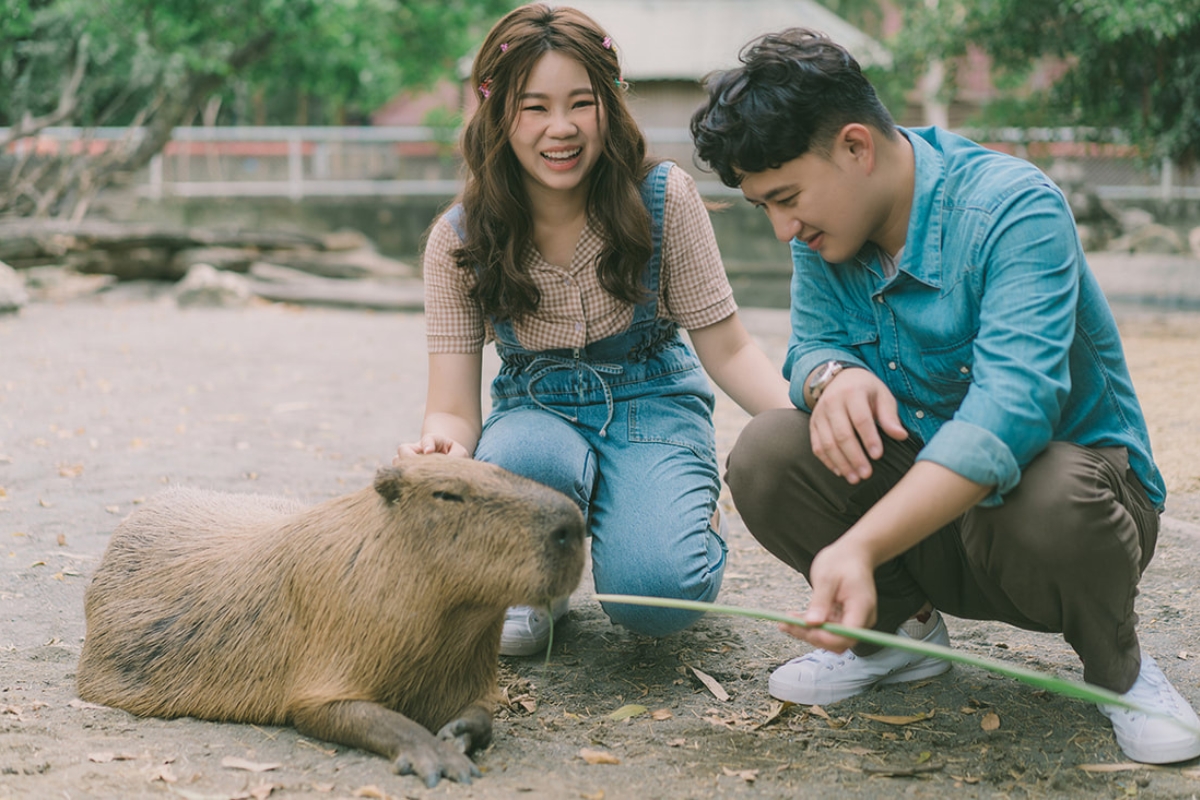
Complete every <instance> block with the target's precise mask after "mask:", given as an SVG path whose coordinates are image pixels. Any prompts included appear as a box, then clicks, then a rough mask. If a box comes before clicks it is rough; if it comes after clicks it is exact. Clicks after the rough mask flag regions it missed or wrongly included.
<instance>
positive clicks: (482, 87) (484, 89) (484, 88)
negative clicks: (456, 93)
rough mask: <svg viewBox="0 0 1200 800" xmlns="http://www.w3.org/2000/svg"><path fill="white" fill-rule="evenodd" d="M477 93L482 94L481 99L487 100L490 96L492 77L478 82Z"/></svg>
mask: <svg viewBox="0 0 1200 800" xmlns="http://www.w3.org/2000/svg"><path fill="white" fill-rule="evenodd" d="M479 93H480V94H481V95H483V99H484V100H487V99H488V98H489V97H491V96H492V79H491V78H488V79H487V80H485V81H484V82H483V83H481V84H479Z"/></svg>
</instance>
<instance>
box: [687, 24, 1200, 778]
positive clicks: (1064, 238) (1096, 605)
mask: <svg viewBox="0 0 1200 800" xmlns="http://www.w3.org/2000/svg"><path fill="white" fill-rule="evenodd" d="M741 59H742V65H741V66H740V67H738V68H736V69H733V70H731V71H729V72H725V73H722V74H719V75H717V76H714V77H713V78H712V79H710V81H709V83H708V95H709V99H708V101H707V103H706V105H704V106H703V107H702V108H701V109H699V110H698V111H697V112H696V114H695V116H694V117H693V120H692V133H693V135H694V137H695V140H696V145H697V148H698V152H699V155H700V158H701V159H702V160H704V161H705V162H707V163H708V164H709V165H710V166H711V167H712V168H713V169H714V170H715V171H716V172H717V173H718V174H719V175H720V177H721V180H722V181H723V182H725V183H726V184H727V185H729V186H740V187H741V190H742V193H743V194H744V195H745V197H746V199H747V200H749V201H750V202H751V203H753V204H754V205H755V206H757V207H759V208H762V209H763V210H764V211H765V212H766V214H767V216H768V217H769V218H770V220H771V223H772V225H773V226H774V229H775V233H776V235H777V236H778V238H779V239H781V240H783V241H790V242H791V248H792V259H793V266H794V276H793V280H792V299H791V319H792V336H791V341H790V344H789V350H788V356H787V360H786V363H785V368H784V369H785V377H788V378H789V379H790V382H791V399H792V401H793V402H794V403H795V405H796V407H797V408H796V409H792V410H786V411H783V410H777V411H770V412H767V413H765V414H762V415H760V416H759V417H756V418H755V419H754V420H752V421H751V422H750V424H749V425H748V426H747V427H746V429H745V430H744V431H743V432H742V435H741V437H740V439H739V440H738V442H737V444H736V446H735V447H734V449H733V451H732V452H731V454H730V457H729V461H728V473H727V480H728V482H729V485H730V488H731V490H732V493H733V498H734V502H735V503H736V504H737V506H738V509H739V510H740V512H741V514H742V517H743V519H744V520H745V522H746V524H747V526H748V527H749V529H750V531H751V532H752V533H753V534H754V536H755V537H756V538H757V539H758V540H759V541H760V542H762V543H763V545H764V546H765V547H766V548H767V549H768V550H770V551H771V552H772V553H774V554H775V555H776V556H778V557H779V558H780V559H782V560H783V561H785V562H786V563H788V564H789V565H791V566H792V567H794V568H795V569H797V570H799V571H800V572H802V573H803V574H804V576H805V577H806V578H807V579H808V581H809V583H810V584H811V586H812V590H813V593H812V599H811V601H810V604H809V607H808V609H807V610H806V611H805V613H804V618H805V619H806V621H807V622H809V623H812V624H820V623H825V622H834V621H836V622H839V623H842V624H845V625H851V626H863V627H874V628H876V629H878V630H882V631H889V632H890V631H896V630H897V629H899V631H900V633H901V634H902V635H908V636H912V637H914V638H918V639H924V640H927V641H932V642H937V643H940V644H947V643H948V642H949V638H948V636H947V632H946V627H945V624H944V622H943V621H942V619H941V617H940V615H939V614H938V612H937V611H936V610H934V609H935V608H936V609H942V610H944V611H946V612H947V613H949V614H953V615H955V616H958V617H963V618H968V619H986V620H998V621H1002V622H1006V623H1009V624H1012V625H1016V626H1018V627H1021V628H1024V629H1027V630H1034V631H1051V632H1058V633H1061V634H1062V635H1063V637H1064V638H1065V639H1066V641H1067V642H1068V643H1069V644H1070V645H1071V647H1072V648H1074V650H1075V652H1076V653H1078V655H1079V657H1080V659H1081V660H1082V661H1083V669H1084V678H1085V680H1087V681H1088V682H1090V683H1093V684H1097V685H1099V686H1102V687H1105V688H1107V689H1110V690H1112V691H1115V692H1117V693H1121V694H1124V695H1125V697H1126V698H1128V699H1129V700H1131V701H1134V702H1136V703H1138V704H1140V705H1142V706H1145V707H1149V708H1154V709H1158V710H1160V711H1163V712H1166V713H1167V714H1169V715H1173V716H1174V717H1176V718H1178V719H1180V720H1183V721H1185V722H1188V723H1191V724H1192V725H1193V726H1195V725H1198V724H1200V721H1198V720H1197V717H1196V714H1195V712H1194V711H1193V710H1192V708H1191V707H1190V706H1189V705H1188V703H1187V701H1186V700H1185V699H1184V698H1183V697H1181V696H1180V694H1179V693H1178V692H1177V691H1176V690H1175V689H1174V688H1173V687H1172V686H1171V684H1170V683H1169V682H1168V681H1167V679H1166V677H1164V675H1163V673H1162V672H1161V671H1160V670H1159V668H1158V666H1157V665H1156V664H1155V662H1154V659H1153V658H1151V657H1150V656H1149V655H1147V654H1145V653H1143V652H1142V650H1141V648H1140V646H1139V644H1138V637H1137V631H1136V621H1137V618H1136V615H1135V614H1134V597H1135V596H1136V594H1137V585H1138V581H1139V579H1140V577H1141V575H1142V572H1143V570H1145V568H1146V565H1147V564H1148V563H1149V561H1150V558H1151V556H1152V554H1153V552H1154V546H1155V540H1156V537H1157V533H1158V526H1159V513H1160V512H1161V510H1162V507H1163V500H1164V495H1165V488H1164V485H1163V481H1162V477H1161V475H1160V474H1159V471H1158V469H1157V468H1156V467H1155V465H1154V461H1153V460H1152V457H1151V454H1150V444H1149V437H1148V434H1147V431H1146V424H1145V421H1144V419H1143V415H1142V410H1141V408H1140V407H1139V405H1138V400H1137V397H1136V396H1135V394H1134V390H1133V385H1132V382H1131V380H1130V377H1129V372H1128V370H1127V368H1126V364H1125V359H1124V355H1123V352H1122V349H1121V342H1120V340H1119V337H1118V333H1117V328H1116V325H1115V323H1114V321H1113V317H1112V314H1111V312H1110V310H1109V307H1108V305H1107V303H1106V301H1105V299H1104V296H1103V295H1102V294H1101V291H1100V288H1099V286H1098V285H1097V283H1096V280H1095V278H1094V277H1093V275H1092V273H1091V272H1090V270H1089V269H1088V265H1087V263H1086V261H1085V260H1084V254H1083V251H1082V248H1081V246H1080V243H1079V237H1078V235H1077V233H1076V230H1075V226H1074V222H1073V220H1072V217H1071V212H1070V209H1069V208H1068V206H1067V203H1066V201H1065V199H1064V198H1063V195H1062V193H1061V192H1060V191H1059V190H1058V189H1057V188H1056V187H1055V186H1054V184H1053V183H1051V182H1050V180H1049V179H1048V178H1046V177H1045V175H1043V174H1042V173H1041V172H1040V171H1039V170H1038V169H1036V168H1035V167H1033V166H1032V165H1030V164H1028V163H1025V162H1023V161H1021V160H1019V159H1016V158H1012V157H1009V156H1006V155H1002V154H999V153H995V152H992V151H989V150H987V149H985V148H983V147H980V146H978V145H976V144H973V143H972V142H969V141H967V140H965V139H962V138H960V137H958V136H955V135H952V134H950V133H948V132H946V131H942V130H938V129H936V128H922V129H912V130H906V129H903V128H899V127H897V126H896V125H895V124H894V123H893V121H892V119H891V118H890V116H889V115H888V113H887V111H886V109H884V107H883V106H882V104H881V103H880V102H879V100H878V99H877V97H876V95H875V92H874V90H873V88H872V87H871V85H870V84H869V83H868V82H867V80H866V79H865V78H864V77H863V75H862V73H861V72H860V71H859V67H858V64H857V63H856V62H855V61H854V59H853V58H852V57H851V56H850V55H849V54H848V53H847V52H846V51H845V50H844V49H843V48H841V47H839V46H838V45H836V44H834V43H833V42H831V41H829V40H828V39H827V38H825V37H824V36H822V35H820V34H815V33H813V32H810V31H805V30H789V31H785V32H783V33H780V34H778V35H769V36H766V37H763V38H761V39H759V40H757V41H755V42H753V43H751V44H750V45H749V46H748V47H747V48H746V49H745V50H743V52H742V56H741ZM789 632H790V633H792V634H793V635H795V636H796V637H798V638H801V639H805V640H807V641H808V642H809V643H811V644H813V645H815V646H817V647H818V648H820V649H817V650H815V651H813V652H810V653H808V654H806V655H804V656H802V657H800V658H798V659H795V660H793V661H791V662H789V663H787V664H785V665H783V666H782V667H780V668H779V669H777V670H776V671H775V672H774V674H773V675H772V676H771V679H770V691H771V693H772V694H773V695H775V696H776V697H777V698H780V699H783V700H791V701H794V702H798V703H828V702H833V701H835V700H838V699H841V698H844V697H849V696H851V695H855V694H858V693H859V692H863V691H866V690H867V689H869V688H870V687H871V686H873V685H875V684H877V683H895V682H901V681H910V680H916V679H918V678H924V677H928V676H931V675H935V674H937V673H940V672H942V671H944V670H945V669H947V668H948V665H947V664H945V663H944V662H940V661H937V660H934V659H930V658H922V657H920V656H915V655H910V654H907V653H902V652H899V651H895V650H878V649H876V648H872V647H869V646H866V645H856V646H854V647H853V649H852V650H850V651H849V652H846V651H847V648H849V647H851V645H852V644H853V643H852V642H851V641H850V640H847V639H845V638H841V637H837V636H833V635H832V634H830V633H828V632H825V631H821V630H809V629H801V628H795V629H792V630H790V631H789ZM1100 710H1101V711H1102V712H1103V713H1104V714H1105V715H1106V716H1107V717H1109V719H1110V720H1111V721H1112V724H1113V730H1114V733H1115V734H1116V739H1117V742H1118V744H1119V745H1120V747H1121V748H1122V749H1123V750H1124V751H1125V753H1126V754H1127V755H1128V756H1129V757H1130V758H1132V759H1135V760H1137V761H1142V762H1150V763H1166V762H1172V761H1180V760H1184V759H1190V758H1194V757H1196V756H1198V755H1200V737H1198V736H1197V735H1195V734H1193V733H1189V732H1188V731H1187V730H1186V729H1185V728H1182V727H1180V726H1177V725H1174V724H1172V722H1171V721H1170V720H1169V719H1162V718H1159V717H1157V716H1148V715H1145V714H1140V713H1135V712H1131V711H1128V710H1125V709H1124V708H1117V707H1101V709H1100Z"/></svg>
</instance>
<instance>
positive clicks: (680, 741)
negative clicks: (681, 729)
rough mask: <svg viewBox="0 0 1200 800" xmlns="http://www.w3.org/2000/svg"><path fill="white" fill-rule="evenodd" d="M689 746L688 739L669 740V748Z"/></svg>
mask: <svg viewBox="0 0 1200 800" xmlns="http://www.w3.org/2000/svg"><path fill="white" fill-rule="evenodd" d="M685 744H687V739H668V740H667V747H683V746H684V745H685Z"/></svg>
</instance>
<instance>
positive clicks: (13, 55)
mask: <svg viewBox="0 0 1200 800" xmlns="http://www.w3.org/2000/svg"><path fill="white" fill-rule="evenodd" d="M513 4H514V3H513V0H0V21H2V22H3V24H2V25H0V125H11V124H14V123H15V122H16V121H18V120H20V119H21V118H22V116H23V115H24V114H25V113H29V114H30V115H32V116H33V117H40V116H42V115H45V114H47V113H49V112H50V111H51V110H53V109H55V108H56V107H57V105H58V104H59V101H60V97H61V95H62V91H63V89H64V87H65V86H66V85H67V84H66V81H67V76H69V75H70V74H71V71H72V69H73V67H74V66H75V64H76V63H77V60H78V59H79V57H80V56H81V54H82V56H83V58H84V59H85V61H86V78H85V80H84V83H83V85H82V86H81V87H80V90H79V92H78V97H77V101H78V109H77V111H76V113H75V114H74V115H73V116H72V119H71V120H70V121H71V122H72V123H75V124H82V125H92V124H128V123H130V122H133V121H134V120H135V119H136V118H137V117H138V115H139V114H143V115H145V113H146V112H147V110H148V109H149V108H151V107H152V106H153V105H154V103H155V102H156V98H160V97H163V96H167V95H176V94H178V93H180V92H184V93H187V92H188V91H189V90H190V89H191V88H192V87H193V86H195V85H196V83H197V82H203V83H204V84H206V86H207V87H210V88H209V91H208V92H207V95H208V96H212V95H214V94H215V95H218V96H223V97H224V99H225V100H227V101H233V100H236V98H237V97H239V96H241V97H248V96H253V95H259V96H264V97H267V98H277V97H279V96H281V95H287V96H289V97H296V96H297V95H299V94H308V95H313V96H316V97H319V98H320V99H321V100H322V101H323V107H325V108H328V109H335V108H349V109H351V110H352V111H354V112H357V113H359V114H366V113H369V112H370V111H372V110H374V109H375V108H377V107H378V106H379V105H381V104H382V103H384V102H385V101H387V100H388V99H389V98H390V97H392V96H394V95H395V94H396V92H398V91H399V90H400V89H402V88H411V87H414V86H421V85H427V84H429V83H430V82H431V81H433V80H434V79H436V78H438V77H439V76H443V75H450V74H453V71H454V68H455V63H456V61H457V59H458V58H460V57H461V56H462V55H464V54H465V53H466V52H467V50H468V49H469V47H470V44H471V42H472V41H474V40H475V39H478V38H479V37H480V36H481V35H482V32H483V31H484V30H485V29H486V26H487V25H488V24H490V23H491V22H492V21H493V20H494V19H495V18H496V17H497V16H498V15H499V14H501V13H503V12H504V11H506V10H507V9H508V8H509V7H511V6H512V5H513ZM208 96H206V97H204V98H200V99H201V100H207V99H208ZM227 105H228V107H233V106H235V105H236V103H232V102H231V103H228V104H227ZM240 121H243V122H245V121H246V120H240ZM272 121H277V122H278V121H291V120H290V119H284V120H272Z"/></svg>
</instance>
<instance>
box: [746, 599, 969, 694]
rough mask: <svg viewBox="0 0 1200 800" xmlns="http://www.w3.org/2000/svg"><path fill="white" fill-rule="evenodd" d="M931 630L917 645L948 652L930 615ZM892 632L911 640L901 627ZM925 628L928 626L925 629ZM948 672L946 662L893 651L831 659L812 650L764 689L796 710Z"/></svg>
mask: <svg viewBox="0 0 1200 800" xmlns="http://www.w3.org/2000/svg"><path fill="white" fill-rule="evenodd" d="M933 615H934V616H935V617H936V619H934V620H931V622H933V623H934V624H933V628H932V629H931V630H930V631H929V632H928V633H927V634H925V636H923V637H921V640H920V641H923V642H929V643H931V644H940V645H942V646H943V647H949V646H950V634H949V632H947V630H946V623H945V622H944V621H943V620H942V615H941V614H938V612H937V611H934V612H933ZM910 624H911V623H905V626H904V627H902V628H900V630H898V631H896V633H898V634H899V635H900V636H906V637H909V638H912V637H911V635H910V634H909V632H908V631H907V630H905V628H906V627H909V626H910ZM926 624H928V623H926ZM948 669H950V662H949V661H943V660H942V659H940V658H933V657H932V656H921V655H917V654H916V653H909V652H907V651H904V650H896V649H894V648H890V647H888V648H884V649H883V650H880V651H879V652H877V653H872V654H871V655H869V656H858V655H855V654H854V651H853V650H847V651H846V652H844V653H833V652H830V651H829V650H813V651H812V652H811V653H806V654H804V655H802V656H800V657H799V658H793V659H792V660H791V661H789V662H787V663H786V664H784V665H783V666H782V667H780V668H779V669H777V670H775V671H774V672H772V673H771V680H770V681H769V683H768V684H767V685H768V688H769V690H770V692H771V696H772V697H774V698H776V699H777V700H785V701H788V702H791V703H800V704H802V705H806V706H810V705H823V704H825V703H833V702H836V701H838V700H843V699H845V698H847V697H853V696H854V695H856V694H861V693H863V692H865V691H866V690H868V689H870V688H871V687H872V686H875V685H876V684H884V683H904V682H906V681H916V680H921V679H922V678H932V677H933V676H934V675H941V674H942V673H943V672H945V671H946V670H948Z"/></svg>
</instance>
